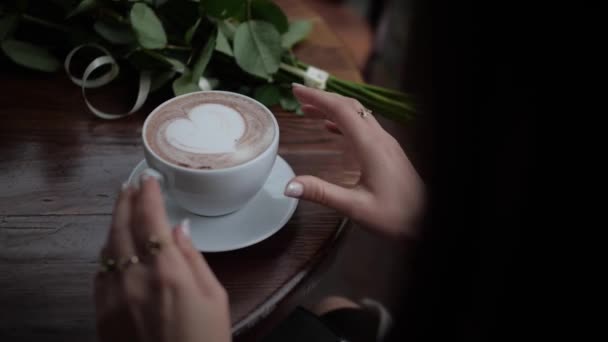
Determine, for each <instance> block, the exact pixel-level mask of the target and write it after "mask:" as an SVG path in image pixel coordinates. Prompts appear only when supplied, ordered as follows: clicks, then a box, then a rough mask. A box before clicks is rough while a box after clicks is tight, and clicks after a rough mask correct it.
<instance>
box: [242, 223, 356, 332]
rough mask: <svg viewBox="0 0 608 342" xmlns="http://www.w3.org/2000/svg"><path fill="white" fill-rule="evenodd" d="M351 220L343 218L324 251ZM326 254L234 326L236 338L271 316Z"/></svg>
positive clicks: (316, 257)
mask: <svg viewBox="0 0 608 342" xmlns="http://www.w3.org/2000/svg"><path fill="white" fill-rule="evenodd" d="M349 222H350V220H349V219H348V217H343V218H342V220H341V221H340V224H339V225H338V229H336V232H335V233H334V234H333V236H332V238H331V240H330V241H328V242H326V244H325V246H323V248H322V250H327V249H329V248H331V247H333V246H334V245H335V244H336V243H337V242H338V240H340V238H341V237H342V236H343V235H344V234H343V232H344V230H345V229H346V227H347V226H348V223H349ZM323 255H325V253H323V252H320V253H317V254H316V255H315V256H314V257H313V259H312V260H311V261H310V262H308V263H307V265H306V266H305V267H304V268H303V269H302V270H300V271H298V272H297V273H296V274H295V275H294V276H293V277H291V278H290V279H289V280H288V281H287V282H286V283H285V284H284V285H283V286H281V287H279V288H278V289H277V290H276V291H275V292H274V293H273V294H271V295H270V297H268V298H267V299H266V300H265V301H264V302H263V303H262V304H261V305H260V306H258V307H257V308H255V309H254V310H253V311H252V312H250V313H249V314H248V315H247V316H245V317H244V318H242V319H241V320H240V321H238V322H236V323H235V324H233V325H232V328H231V332H232V334H233V335H234V336H236V335H240V334H241V333H243V332H245V331H247V330H248V329H249V328H252V327H253V326H255V325H256V324H257V323H258V322H259V321H261V320H263V319H264V318H266V317H267V316H269V315H270V314H271V313H272V312H273V311H274V310H275V309H276V307H277V306H278V304H279V303H280V302H281V301H282V300H283V299H284V298H285V297H287V295H288V294H289V293H291V292H292V290H293V289H295V288H296V287H297V286H298V285H299V284H300V283H301V282H302V281H303V280H304V279H305V278H306V277H307V276H308V275H309V274H311V272H312V271H313V270H314V268H315V267H316V266H317V265H319V263H320V262H321V261H322V260H323V258H322V257H323Z"/></svg>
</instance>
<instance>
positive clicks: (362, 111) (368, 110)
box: [357, 107, 372, 118]
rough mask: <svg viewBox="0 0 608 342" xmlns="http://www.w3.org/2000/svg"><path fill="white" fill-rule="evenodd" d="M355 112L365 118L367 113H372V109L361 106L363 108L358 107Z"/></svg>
mask: <svg viewBox="0 0 608 342" xmlns="http://www.w3.org/2000/svg"><path fill="white" fill-rule="evenodd" d="M357 113H358V114H359V116H360V117H362V118H366V117H367V116H368V115H372V110H371V109H367V108H365V107H363V108H361V109H359V110H358V111H357Z"/></svg>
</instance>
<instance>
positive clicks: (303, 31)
mask: <svg viewBox="0 0 608 342" xmlns="http://www.w3.org/2000/svg"><path fill="white" fill-rule="evenodd" d="M311 30H312V23H311V22H310V21H308V20H299V21H294V22H291V23H289V29H288V30H287V32H285V34H283V37H282V41H281V45H282V46H283V48H285V49H291V48H292V47H293V46H294V45H296V44H297V43H299V42H300V41H302V40H303V39H305V38H306V37H308V34H309V33H310V31H311Z"/></svg>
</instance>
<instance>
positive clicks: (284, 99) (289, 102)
mask: <svg viewBox="0 0 608 342" xmlns="http://www.w3.org/2000/svg"><path fill="white" fill-rule="evenodd" d="M279 104H280V105H281V108H283V109H284V110H286V111H288V112H293V111H295V110H296V109H298V107H299V106H300V103H299V102H298V100H296V98H295V97H294V96H293V94H292V93H291V91H286V92H284V93H283V94H281V100H279Z"/></svg>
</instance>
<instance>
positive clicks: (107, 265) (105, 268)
mask: <svg viewBox="0 0 608 342" xmlns="http://www.w3.org/2000/svg"><path fill="white" fill-rule="evenodd" d="M99 264H100V266H99V267H100V269H99V271H100V272H101V273H108V272H114V271H116V268H117V263H116V260H115V259H112V258H106V257H102V258H101V260H100V261H99Z"/></svg>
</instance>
